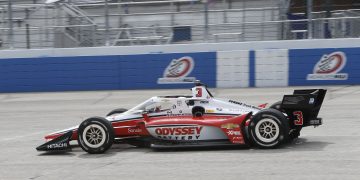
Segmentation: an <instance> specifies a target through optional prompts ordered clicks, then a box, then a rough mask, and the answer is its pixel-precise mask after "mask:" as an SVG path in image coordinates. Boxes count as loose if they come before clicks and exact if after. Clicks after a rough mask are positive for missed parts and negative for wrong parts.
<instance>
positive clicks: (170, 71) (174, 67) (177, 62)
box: [164, 56, 194, 78]
mask: <svg viewBox="0 0 360 180" xmlns="http://www.w3.org/2000/svg"><path fill="white" fill-rule="evenodd" d="M193 68H194V60H193V59H192V58H191V57H188V56H185V57H182V58H180V59H173V60H172V61H171V62H170V64H169V65H168V67H167V68H166V69H165V71H164V77H167V78H179V77H185V76H187V75H189V74H190V73H191V71H192V70H193Z"/></svg>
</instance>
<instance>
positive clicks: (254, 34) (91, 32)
mask: <svg viewBox="0 0 360 180" xmlns="http://www.w3.org/2000/svg"><path fill="white" fill-rule="evenodd" d="M43 2H44V1H42V0H41V1H40V0H14V1H12V3H13V20H12V21H13V24H14V47H15V48H26V47H28V48H29V47H30V48H46V47H87V46H102V45H105V44H108V45H115V46H127V45H150V44H170V43H198V42H229V41H231V42H236V41H259V40H281V39H303V38H308V35H309V32H308V30H307V28H308V27H307V23H308V22H307V19H306V16H304V13H301V12H298V11H294V13H293V14H291V15H289V16H286V15H284V12H287V9H283V8H284V7H281V6H280V5H279V1H278V0H239V1H235V0H211V1H210V3H209V4H208V6H205V4H204V3H203V1H202V0H131V1H130V0H109V1H108V8H109V16H108V17H109V26H106V23H105V22H106V21H105V8H104V7H105V4H104V1H99V0H62V1H60V3H57V4H47V5H45V4H43ZM7 3H8V1H4V0H0V38H1V39H2V40H3V41H4V43H3V47H2V48H8V47H9V44H8V40H7V35H8V33H9V28H8V21H7V7H6V5H7ZM205 7H207V8H208V9H207V10H206V8H205ZM290 10H291V8H290ZM358 12H359V11H356V10H352V11H348V10H337V11H333V12H332V14H333V16H332V17H334V18H338V19H334V20H331V21H329V22H328V21H325V20H324V16H322V15H323V14H321V13H314V17H315V18H318V19H317V20H315V21H314V23H313V26H314V29H315V30H314V31H313V32H312V35H313V36H314V37H316V38H327V37H354V36H359V33H358V32H359V31H358V28H357V27H359V26H358V24H359V23H360V21H359V20H358V19H357V17H358ZM295 16H297V17H301V16H303V17H304V19H302V20H301V19H295V20H294V22H292V21H291V22H290V21H289V20H292V18H290V17H295ZM324 24H329V25H331V27H332V28H330V29H329V28H328V29H327V30H328V31H329V33H331V35H327V36H326V35H324V34H326V33H324ZM182 27H186V28H185V29H186V30H184V31H187V32H186V33H184V32H182V31H181V28H182ZM179 29H180V30H179ZM329 33H328V34H329ZM106 36H108V38H106ZM180 36H184V37H183V38H179V37H180ZM187 36H189V37H187ZM175 37H176V38H175ZM107 39H109V41H110V42H106V40H107Z"/></svg>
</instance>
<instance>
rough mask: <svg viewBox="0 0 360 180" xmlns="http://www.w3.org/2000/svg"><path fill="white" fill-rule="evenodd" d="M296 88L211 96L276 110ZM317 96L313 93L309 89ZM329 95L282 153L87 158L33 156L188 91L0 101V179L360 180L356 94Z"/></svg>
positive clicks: (130, 153) (122, 150)
mask: <svg viewBox="0 0 360 180" xmlns="http://www.w3.org/2000/svg"><path fill="white" fill-rule="evenodd" d="M294 88H303V87H289V88H253V89H252V88H246V89H212V90H211V91H212V92H213V94H214V95H215V96H216V97H224V98H229V99H233V100H238V101H244V102H246V103H248V104H254V105H256V104H262V103H264V102H269V103H272V102H275V101H278V100H280V99H281V98H282V95H284V94H289V93H291V92H292V90H293V89H294ZM310 88H315V87H310ZM320 88H327V89H328V93H327V95H326V98H325V101H324V104H323V107H322V109H321V111H320V114H319V116H320V117H323V119H324V125H322V126H320V127H318V128H315V129H314V128H312V127H308V128H305V129H303V131H302V134H301V138H299V139H298V140H296V141H294V142H292V143H291V144H288V145H286V146H284V147H282V148H280V149H274V150H260V149H248V148H244V147H241V148H226V149H223V148H215V149H214V148H206V149H204V148H196V149H181V150H179V149H178V150H162V151H154V150H151V149H139V148H135V147H132V146H129V145H114V146H113V147H112V149H111V150H110V151H109V152H107V153H106V154H100V155H90V154H87V153H85V152H83V151H82V150H81V148H80V147H78V146H75V147H74V148H73V150H72V151H70V152H68V153H63V154H47V153H41V152H37V151H36V150H35V147H36V146H37V145H39V144H41V143H43V136H44V135H45V134H47V133H50V132H53V131H56V130H61V129H64V128H68V127H71V126H73V125H77V124H79V123H80V122H81V121H82V120H84V119H85V118H87V117H90V116H95V115H97V116H104V115H105V114H106V113H107V112H109V111H110V110H112V109H114V108H120V107H121V108H130V107H132V106H134V105H136V104H138V103H140V102H142V101H143V100H146V99H147V98H149V97H151V96H155V95H166V94H190V91H189V90H187V89H179V90H146V91H92V92H61V93H18V94H0V113H1V117H0V118H1V120H0V143H1V149H0V150H1V153H0V179H7V180H9V179H36V180H38V179H39V180H40V179H44V180H48V179H156V180H158V179H186V178H189V179H207V180H208V179H277V180H282V179H292V180H296V179H326V180H330V179H354V180H355V179H359V177H360V171H359V169H360V140H359V138H360V131H359V129H360V115H359V114H360V113H359V112H360V111H359V110H360V86H333V87H320Z"/></svg>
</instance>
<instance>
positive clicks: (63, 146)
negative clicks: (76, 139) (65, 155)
mask: <svg viewBox="0 0 360 180" xmlns="http://www.w3.org/2000/svg"><path fill="white" fill-rule="evenodd" d="M72 134H73V132H72V131H68V132H67V133H65V134H63V135H62V136H59V137H57V138H55V139H53V140H51V141H49V142H46V143H45V144H43V145H40V146H38V147H37V148H36V150H38V151H63V150H68V149H70V144H69V142H70V140H71V136H72Z"/></svg>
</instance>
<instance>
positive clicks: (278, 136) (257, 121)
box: [248, 108, 289, 149]
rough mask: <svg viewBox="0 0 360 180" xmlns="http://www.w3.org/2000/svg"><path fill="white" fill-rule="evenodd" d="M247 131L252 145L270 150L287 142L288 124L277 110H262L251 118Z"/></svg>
mask: <svg viewBox="0 0 360 180" xmlns="http://www.w3.org/2000/svg"><path fill="white" fill-rule="evenodd" d="M248 131H249V139H250V141H251V144H252V145H255V146H256V147H258V148H262V149H272V148H276V147H278V146H279V145H281V144H282V143H284V142H286V141H287V139H288V134H289V122H288V120H287V118H286V117H285V115H284V114H283V113H282V112H280V111H279V110H276V109H271V108H269V109H263V110H261V111H259V112H258V113H256V114H255V115H254V116H253V118H252V119H251V121H250V125H249V127H248Z"/></svg>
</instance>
